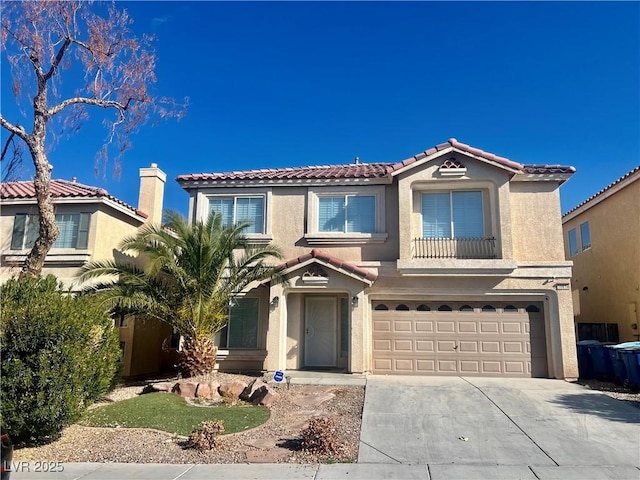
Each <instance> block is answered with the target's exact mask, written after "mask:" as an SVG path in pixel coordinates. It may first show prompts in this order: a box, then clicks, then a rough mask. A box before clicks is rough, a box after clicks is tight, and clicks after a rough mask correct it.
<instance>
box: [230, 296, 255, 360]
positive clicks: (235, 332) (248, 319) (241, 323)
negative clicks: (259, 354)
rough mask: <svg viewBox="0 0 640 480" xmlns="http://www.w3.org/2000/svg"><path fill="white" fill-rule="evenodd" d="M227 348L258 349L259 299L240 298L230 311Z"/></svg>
mask: <svg viewBox="0 0 640 480" xmlns="http://www.w3.org/2000/svg"><path fill="white" fill-rule="evenodd" d="M227 331H228V334H227V335H228V337H227V348H230V349H232V348H244V349H255V348H258V299H257V298H238V299H236V300H235V303H234V305H233V306H232V307H231V309H230V311H229V324H228V328H227Z"/></svg>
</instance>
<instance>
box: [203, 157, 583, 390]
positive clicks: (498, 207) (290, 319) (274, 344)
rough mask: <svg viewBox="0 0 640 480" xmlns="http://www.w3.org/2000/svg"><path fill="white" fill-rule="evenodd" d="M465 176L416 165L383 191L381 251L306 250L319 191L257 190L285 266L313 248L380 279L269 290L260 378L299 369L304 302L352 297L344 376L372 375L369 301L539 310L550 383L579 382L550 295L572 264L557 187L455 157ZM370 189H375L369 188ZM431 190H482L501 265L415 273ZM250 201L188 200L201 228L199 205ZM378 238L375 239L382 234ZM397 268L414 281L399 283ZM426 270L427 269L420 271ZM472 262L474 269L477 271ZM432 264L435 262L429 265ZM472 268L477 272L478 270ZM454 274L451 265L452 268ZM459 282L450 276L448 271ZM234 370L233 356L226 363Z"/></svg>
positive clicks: (557, 297) (556, 301) (561, 315)
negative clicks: (274, 301)
mask: <svg viewBox="0 0 640 480" xmlns="http://www.w3.org/2000/svg"><path fill="white" fill-rule="evenodd" d="M450 156H458V157H459V160H461V161H462V162H463V163H464V165H465V166H466V167H467V171H466V173H465V174H464V175H462V176H460V177H442V176H441V174H440V173H439V172H438V167H439V166H440V164H441V161H432V162H427V163H425V164H422V165H420V164H418V165H417V166H414V168H412V169H410V170H407V171H406V172H404V173H401V174H400V175H398V177H396V179H397V181H396V180H394V183H392V184H390V185H385V186H384V187H383V188H384V205H385V218H386V222H385V228H384V232H382V233H385V234H386V235H387V237H386V239H385V241H384V242H382V243H363V244H350V245H335V244H327V245H317V244H314V245H310V244H309V242H308V241H307V238H305V234H307V233H308V232H309V231H310V230H311V227H310V226H309V212H310V207H309V201H310V200H309V198H310V195H309V191H308V189H309V188H313V189H314V190H320V189H321V188H322V187H318V186H315V185H314V186H312V187H311V186H310V187H307V186H290V187H278V186H273V187H256V189H258V190H260V191H261V192H263V193H264V194H265V195H266V198H267V217H268V218H267V232H266V233H267V234H269V235H271V238H272V240H273V243H275V244H276V245H278V246H280V247H281V248H282V250H283V253H284V258H285V259H293V258H297V257H299V256H301V255H303V254H305V253H308V252H309V251H310V250H311V249H312V248H320V249H322V250H323V251H326V252H328V253H329V254H331V255H334V256H336V257H338V258H340V259H342V260H345V261H349V262H353V263H356V264H358V265H359V266H361V267H363V268H367V269H370V270H372V271H374V272H376V273H377V274H378V279H377V280H376V281H375V283H374V284H373V285H372V286H368V285H367V284H365V283H363V282H361V281H360V280H357V279H355V278H352V277H350V276H348V275H345V273H344V272H338V271H335V270H332V269H330V268H329V267H327V268H326V270H327V272H328V274H329V278H330V280H329V282H328V283H327V284H326V285H324V286H318V285H314V286H310V285H305V284H303V283H301V278H300V275H302V273H303V272H304V271H305V267H304V266H301V267H300V268H299V269H297V270H295V271H294V272H292V273H291V282H292V283H291V284H290V285H289V286H285V287H283V286H271V290H270V293H269V299H271V298H273V297H274V296H278V297H280V298H281V301H280V303H279V305H278V306H277V307H275V308H274V307H271V308H270V309H269V314H268V316H269V318H268V319H265V322H267V325H268V326H267V329H266V330H265V332H266V358H265V359H264V363H263V364H262V368H264V369H266V370H269V371H273V370H277V369H296V368H300V367H301V366H302V365H303V359H304V302H305V296H306V295H334V296H336V297H341V296H345V295H346V296H348V297H349V298H351V297H352V296H354V295H356V296H358V298H359V302H358V306H357V307H354V308H352V309H351V312H350V322H351V323H350V330H351V339H350V359H349V364H348V366H347V370H348V371H350V372H355V373H360V372H368V371H371V368H372V347H371V341H372V339H371V337H372V324H371V321H372V311H371V308H372V301H373V300H375V299H376V298H387V297H389V296H392V297H395V298H416V299H417V298H426V297H430V298H433V299H436V298H438V299H439V298H452V299H455V298H457V299H460V300H468V299H474V298H475V299H496V300H497V299H512V300H514V301H515V300H517V301H526V300H531V301H532V302H542V303H543V305H544V307H545V319H546V320H545V321H546V323H547V328H546V332H547V333H546V334H547V345H548V365H549V376H550V377H554V378H575V377H577V361H576V355H575V335H574V329H573V311H572V303H571V292H570V291H560V290H556V284H558V283H562V284H563V285H562V286H563V287H564V284H567V283H569V278H570V264H568V263H567V262H565V261H564V255H563V252H562V228H561V222H560V200H559V194H558V183H557V182H540V181H538V182H514V181H512V177H513V174H512V173H511V172H509V171H507V170H505V169H503V168H499V167H496V166H493V165H489V164H487V163H485V162H481V161H478V160H474V159H470V158H467V157H465V156H461V155H459V154H457V153H455V154H449V155H448V156H447V158H448V157H450ZM375 188H380V187H379V186H376V187H375ZM433 189H443V190H449V189H479V190H482V192H483V202H484V211H485V217H486V218H485V233H486V235H487V236H490V235H492V236H495V237H496V239H497V249H498V260H488V261H486V262H485V263H482V262H479V263H478V262H477V261H474V260H456V259H453V260H451V262H452V265H449V266H448V265H445V266H444V268H443V267H441V266H437V268H436V269H438V268H439V269H440V271H439V273H435V274H434V273H424V272H420V271H419V270H420V268H422V267H425V266H427V267H428V266H429V265H427V264H428V263H429V261H430V260H422V259H421V260H420V261H418V262H417V264H416V265H415V266H414V265H413V264H412V262H413V260H412V259H411V257H412V238H414V237H421V236H422V232H421V228H422V227H421V215H420V192H422V191H426V190H429V191H433ZM240 192H241V193H245V194H250V193H251V192H252V189H251V188H237V187H234V188H233V189H226V188H215V189H211V188H209V189H202V190H201V191H200V193H198V192H197V191H196V190H193V191H191V192H190V196H191V199H190V208H191V209H192V211H196V212H199V213H198V218H203V216H204V212H205V211H206V207H205V206H204V204H205V203H206V201H207V199H206V195H207V194H211V193H216V194H232V195H235V194H238V193H240ZM379 233H380V232H379ZM400 261H404V262H405V263H406V264H407V270H411V269H412V268H415V271H414V272H410V271H409V275H411V276H403V274H405V273H407V272H401V271H400V270H401V269H400V263H401V262H400ZM420 262H422V263H424V265H422V264H420ZM474 262H475V263H474ZM432 263H433V261H432ZM476 263H477V265H476ZM453 264H455V265H453ZM454 267H455V268H457V269H460V271H461V273H457V270H456V273H455V274H454V275H451V276H447V269H448V270H449V273H451V271H452V270H451V269H452V268H454ZM229 360H231V356H230V357H229Z"/></svg>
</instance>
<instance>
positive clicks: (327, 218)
mask: <svg viewBox="0 0 640 480" xmlns="http://www.w3.org/2000/svg"><path fill="white" fill-rule="evenodd" d="M574 171H575V169H574V168H573V167H565V166H548V165H545V166H531V165H523V164H520V163H517V162H515V161H511V160H508V159H506V158H503V157H500V156H497V155H494V154H491V153H487V152H484V151H482V150H479V149H477V148H473V147H470V146H468V145H466V144H463V143H460V142H458V141H456V140H455V139H451V140H449V141H448V142H446V143H444V144H441V145H437V146H436V147H433V148H430V149H429V150H427V151H424V152H422V153H419V154H417V155H415V156H414V157H411V158H409V159H407V160H404V161H402V162H398V163H376V164H363V163H359V162H358V161H357V159H356V162H355V163H354V164H350V165H325V166H313V167H296V168H282V169H264V170H250V171H235V172H229V173H202V174H188V175H181V176H179V177H178V178H177V181H178V182H179V184H180V185H181V186H182V187H183V188H184V189H185V190H186V191H187V192H188V193H189V195H190V203H189V212H190V215H191V217H192V219H204V218H205V217H206V216H207V215H208V214H209V212H211V211H216V212H220V213H221V214H222V215H223V216H224V218H225V221H226V222H228V223H231V222H234V221H238V220H243V219H249V220H250V221H252V222H253V224H252V227H251V228H250V229H249V230H248V231H247V234H248V236H249V238H250V239H252V241H253V242H254V243H256V244H259V243H263V242H273V243H275V244H276V245H278V246H279V247H281V248H282V249H283V251H284V255H285V258H286V261H285V262H283V263H282V265H281V268H282V272H283V273H284V274H286V276H287V278H288V279H289V284H288V285H276V284H269V283H266V284H263V285H260V286H256V287H255V288H253V289H252V290H250V291H248V292H246V294H245V295H244V296H242V297H239V298H236V299H235V301H234V305H233V307H232V309H231V315H230V321H229V325H228V327H227V328H225V330H224V331H222V332H221V333H220V334H219V335H218V338H217V342H218V345H219V347H220V352H219V360H220V368H221V369H257V370H261V369H264V370H268V371H274V370H278V369H287V370H296V369H305V368H306V369H337V370H343V371H346V372H354V373H356V372H357V373H361V372H372V373H375V374H410V375H492V376H498V375H505V376H523V377H527V376H534V377H551V378H573V377H576V376H577V366H576V351H575V334H574V327H573V310H572V303H571V291H570V289H569V282H570V278H571V262H568V261H566V260H565V257H564V251H563V241H562V225H561V212H560V200H559V186H560V185H561V184H562V183H563V182H565V181H566V180H567V179H568V178H569V177H570V176H571V175H572V174H573V173H574Z"/></svg>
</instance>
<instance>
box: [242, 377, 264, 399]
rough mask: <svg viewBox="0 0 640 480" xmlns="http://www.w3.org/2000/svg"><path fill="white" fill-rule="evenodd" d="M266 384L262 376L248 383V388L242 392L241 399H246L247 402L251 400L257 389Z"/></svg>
mask: <svg viewBox="0 0 640 480" xmlns="http://www.w3.org/2000/svg"><path fill="white" fill-rule="evenodd" d="M266 386H267V384H266V383H264V380H262V379H261V378H256V379H255V380H254V381H253V382H251V383H250V384H249V385H247V388H245V389H244V390H243V391H242V393H241V394H240V400H244V401H245V402H250V401H251V397H252V396H253V394H254V393H255V391H256V390H258V389H259V388H262V387H266Z"/></svg>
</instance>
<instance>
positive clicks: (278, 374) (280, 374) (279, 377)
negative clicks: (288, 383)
mask: <svg viewBox="0 0 640 480" xmlns="http://www.w3.org/2000/svg"><path fill="white" fill-rule="evenodd" d="M273 380H274V381H276V382H278V383H282V381H283V380H284V372H283V371H282V370H276V371H275V373H274V374H273Z"/></svg>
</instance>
